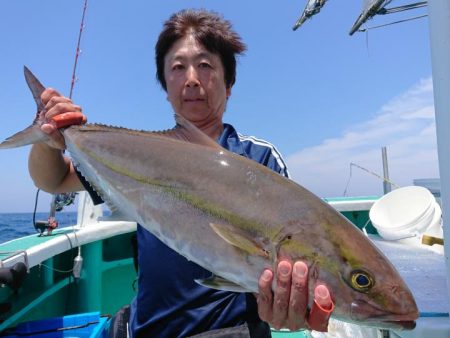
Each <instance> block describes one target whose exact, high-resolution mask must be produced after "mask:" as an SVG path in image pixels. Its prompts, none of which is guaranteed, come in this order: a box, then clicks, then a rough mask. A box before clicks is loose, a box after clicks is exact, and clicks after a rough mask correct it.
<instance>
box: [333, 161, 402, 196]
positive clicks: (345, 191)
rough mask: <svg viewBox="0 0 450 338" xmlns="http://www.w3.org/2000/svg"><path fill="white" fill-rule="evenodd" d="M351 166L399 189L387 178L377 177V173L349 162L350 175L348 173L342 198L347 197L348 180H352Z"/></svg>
mask: <svg viewBox="0 0 450 338" xmlns="http://www.w3.org/2000/svg"><path fill="white" fill-rule="evenodd" d="M353 166H355V167H357V168H359V169H361V170H364V171H365V172H367V173H369V174H370V175H372V176H375V177H376V178H379V179H380V180H382V181H383V182H387V183H389V184H391V185H393V186H394V187H395V188H400V186H399V185H398V184H396V183H394V182H392V181H391V180H388V179H387V178H384V177H382V176H381V175H379V174H377V173H375V172H373V171H370V170H369V169H366V168H364V167H362V166H360V165H358V164H356V163H354V162H350V173H349V176H348V180H347V184H346V185H345V189H344V192H343V194H342V195H343V196H347V191H348V187H349V185H350V180H351V178H352V167H353Z"/></svg>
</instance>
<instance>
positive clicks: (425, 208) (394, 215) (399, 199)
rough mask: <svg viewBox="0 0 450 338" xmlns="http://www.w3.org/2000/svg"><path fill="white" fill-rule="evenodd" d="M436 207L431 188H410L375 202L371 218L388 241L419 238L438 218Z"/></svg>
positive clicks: (399, 190)
mask: <svg viewBox="0 0 450 338" xmlns="http://www.w3.org/2000/svg"><path fill="white" fill-rule="evenodd" d="M436 206H438V205H437V203H436V201H435V198H434V196H433V195H432V194H431V192H430V191H429V190H428V189H426V188H423V187H419V186H409V187H404V188H400V189H396V190H394V191H392V192H390V193H388V194H386V195H384V196H383V197H382V198H380V199H379V200H378V201H376V202H375V203H374V204H373V206H372V208H371V209H370V212H369V217H370V220H371V222H372V224H373V226H374V227H375V228H376V229H377V231H378V233H379V234H380V236H381V237H383V238H384V239H386V240H399V239H403V238H409V237H419V236H420V235H421V234H423V233H424V232H425V230H426V229H427V228H428V227H429V226H430V225H431V224H432V223H433V220H434V218H436V217H437V215H436ZM438 207H439V206H438ZM439 210H440V208H439ZM439 218H440V215H439Z"/></svg>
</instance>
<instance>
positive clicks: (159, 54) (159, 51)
mask: <svg viewBox="0 0 450 338" xmlns="http://www.w3.org/2000/svg"><path fill="white" fill-rule="evenodd" d="M188 34H192V36H193V37H194V38H195V40H196V41H197V42H199V43H201V44H202V45H203V46H204V47H205V48H206V49H207V50H208V51H209V52H211V53H214V54H218V55H219V57H220V59H221V61H222V65H223V68H224V72H225V85H226V87H227V88H231V87H232V86H233V84H234V83H235V81H236V54H243V53H244V51H245V50H246V46H245V44H244V43H243V42H242V40H241V37H240V36H239V35H238V34H237V33H236V32H235V31H234V30H233V29H232V26H231V23H230V22H229V21H228V20H225V19H224V18H223V17H221V16H220V15H219V14H217V13H215V12H211V11H207V10H203V9H201V10H194V9H186V10H182V11H180V12H177V13H175V14H173V15H172V16H171V17H170V18H169V20H167V21H166V22H165V23H164V27H163V30H162V31H161V33H160V34H159V38H158V42H157V43H156V46H155V54H156V78H157V80H158V81H159V83H160V84H161V86H162V87H163V88H164V90H165V91H167V84H166V79H165V78H164V58H165V56H166V54H167V52H168V51H169V49H170V48H171V47H172V45H173V44H174V43H175V42H176V41H177V40H178V39H180V38H183V37H185V36H187V35H188Z"/></svg>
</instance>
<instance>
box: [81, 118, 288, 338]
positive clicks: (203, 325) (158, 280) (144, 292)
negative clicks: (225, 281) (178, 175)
mask: <svg viewBox="0 0 450 338" xmlns="http://www.w3.org/2000/svg"><path fill="white" fill-rule="evenodd" d="M217 142H218V143H219V144H220V145H221V146H222V147H224V148H225V149H227V150H229V151H231V152H234V153H236V154H239V155H242V156H245V157H247V158H249V159H252V160H254V161H256V162H258V163H261V164H263V165H265V166H266V167H268V168H270V169H272V170H274V171H275V172H277V173H280V174H281V175H283V176H286V177H289V174H288V171H287V168H286V164H285V162H284V161H283V158H282V157H281V155H280V153H279V152H278V150H277V149H276V148H275V147H274V146H273V145H272V144H270V143H269V142H266V141H264V140H261V139H257V138H255V137H253V136H244V135H241V134H239V133H237V132H236V130H235V129H234V127H233V126H232V125H230V124H224V130H223V132H222V134H221V136H220V137H219V139H218V141H217ZM79 176H80V179H81V180H82V183H83V185H84V186H85V187H86V189H87V190H88V191H89V193H90V194H91V196H92V197H93V199H94V202H99V198H98V195H97V196H96V194H95V192H93V191H92V188H91V187H90V186H89V183H87V182H86V181H85V180H84V178H83V177H82V176H81V175H79ZM137 241H138V265H139V277H138V294H137V296H136V297H135V299H134V300H133V302H132V304H131V311H130V331H131V332H130V333H131V336H132V337H134V338H136V337H188V336H191V335H194V334H198V333H201V332H206V331H210V330H215V329H220V328H225V327H232V326H237V325H241V324H244V323H245V322H259V321H261V319H259V317H258V311H257V305H256V299H255V297H254V296H253V295H252V294H244V293H235V292H229V291H220V290H213V289H209V288H206V287H203V286H201V285H198V284H197V283H195V282H194V280H195V279H204V278H207V277H209V276H210V275H211V272H209V271H207V270H205V269H203V268H202V267H200V266H199V265H197V264H195V263H193V262H190V261H188V260H187V259H186V258H184V257H183V256H181V255H180V254H178V253H177V252H175V251H173V250H172V249H170V248H169V247H167V246H166V245H165V244H163V243H162V242H161V241H160V240H159V239H157V238H156V237H155V236H153V235H152V234H151V233H150V232H148V231H147V230H145V229H144V228H143V227H142V226H140V225H138V228H137Z"/></svg>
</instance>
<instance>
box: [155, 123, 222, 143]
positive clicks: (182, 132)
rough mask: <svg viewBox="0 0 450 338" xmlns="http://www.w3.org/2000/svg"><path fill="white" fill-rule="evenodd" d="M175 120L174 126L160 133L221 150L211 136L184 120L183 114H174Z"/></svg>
mask: <svg viewBox="0 0 450 338" xmlns="http://www.w3.org/2000/svg"><path fill="white" fill-rule="evenodd" d="M175 121H176V122H177V125H176V126H175V128H173V129H170V130H167V131H164V132H161V133H160V134H161V135H164V136H168V137H171V138H174V139H177V140H181V141H187V142H190V143H195V144H199V145H203V146H207V147H211V148H215V149H221V150H223V148H222V147H221V146H220V145H219V144H217V143H216V142H215V141H214V140H213V139H212V138H210V137H209V136H208V135H206V134H205V133H204V132H202V131H201V130H200V129H198V128H197V127H196V126H195V125H194V124H192V123H191V122H189V121H188V120H186V119H185V118H184V117H183V116H181V115H178V114H175Z"/></svg>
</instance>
